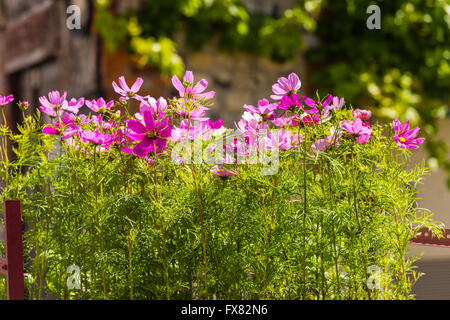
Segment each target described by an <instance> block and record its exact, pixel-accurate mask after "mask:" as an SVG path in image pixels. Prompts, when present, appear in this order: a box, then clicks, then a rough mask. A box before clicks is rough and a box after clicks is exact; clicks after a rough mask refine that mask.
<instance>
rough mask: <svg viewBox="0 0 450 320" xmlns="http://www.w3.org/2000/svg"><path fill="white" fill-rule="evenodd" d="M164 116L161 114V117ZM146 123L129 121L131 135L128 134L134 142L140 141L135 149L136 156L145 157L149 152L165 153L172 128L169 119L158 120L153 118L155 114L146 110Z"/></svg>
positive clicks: (144, 114) (144, 113) (144, 115)
mask: <svg viewBox="0 0 450 320" xmlns="http://www.w3.org/2000/svg"><path fill="white" fill-rule="evenodd" d="M161 115H163V116H164V114H160V116H161ZM143 117H144V121H143V123H142V122H139V121H138V120H134V119H131V120H127V123H126V124H127V127H128V129H130V131H131V133H128V134H126V135H127V136H128V138H130V140H132V141H139V143H138V144H137V145H135V146H134V147H133V153H135V154H136V155H140V156H142V155H144V154H147V153H149V152H156V153H159V152H161V151H163V150H164V149H165V148H166V146H167V139H168V138H169V137H170V134H171V131H172V129H171V126H170V125H169V120H170V119H169V118H168V117H166V118H165V119H160V118H161V117H158V119H157V120H155V119H154V118H153V114H152V112H151V111H150V110H144V112H143Z"/></svg>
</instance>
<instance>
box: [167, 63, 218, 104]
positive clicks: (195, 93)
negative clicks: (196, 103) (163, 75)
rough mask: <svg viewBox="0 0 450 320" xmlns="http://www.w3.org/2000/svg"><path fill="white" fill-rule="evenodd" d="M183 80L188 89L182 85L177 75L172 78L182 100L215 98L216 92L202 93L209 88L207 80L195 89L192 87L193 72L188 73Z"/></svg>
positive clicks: (199, 83) (203, 80) (200, 82)
mask: <svg viewBox="0 0 450 320" xmlns="http://www.w3.org/2000/svg"><path fill="white" fill-rule="evenodd" d="M183 80H184V82H185V83H186V84H187V87H185V86H184V85H183V84H182V83H181V81H180V79H178V77H177V76H176V75H174V76H173V77H172V84H173V86H174V87H175V89H177V90H178V93H179V94H180V97H181V98H186V99H189V98H192V99H212V98H213V97H214V95H215V92H214V91H209V92H205V93H202V92H203V91H205V90H206V88H207V87H208V81H206V79H202V80H200V81H199V82H198V83H197V84H196V85H195V86H194V87H192V85H193V83H194V76H193V74H192V71H189V70H188V71H186V73H185V75H184V79H183Z"/></svg>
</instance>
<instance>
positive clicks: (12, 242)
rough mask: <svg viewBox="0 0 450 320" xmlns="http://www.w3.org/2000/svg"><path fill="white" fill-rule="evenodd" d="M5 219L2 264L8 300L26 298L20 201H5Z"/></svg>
mask: <svg viewBox="0 0 450 320" xmlns="http://www.w3.org/2000/svg"><path fill="white" fill-rule="evenodd" d="M3 214H4V219H5V220H4V221H5V249H6V264H5V263H4V262H5V261H4V260H3V263H2V262H1V261H0V266H1V267H2V268H3V269H4V268H5V266H6V268H7V270H2V271H6V286H7V297H8V300H24V298H25V297H24V294H25V288H24V276H23V255H22V252H23V251H22V217H21V208H20V201H18V200H7V201H5V202H4V203H3Z"/></svg>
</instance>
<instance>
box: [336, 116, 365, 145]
mask: <svg viewBox="0 0 450 320" xmlns="http://www.w3.org/2000/svg"><path fill="white" fill-rule="evenodd" d="M341 129H342V130H344V131H346V132H348V133H350V134H351V135H357V136H358V137H356V140H357V141H358V143H367V142H368V141H369V140H370V137H371V136H372V128H371V127H370V125H368V123H363V122H362V120H361V119H360V118H356V120H351V121H344V122H343V123H342V126H341Z"/></svg>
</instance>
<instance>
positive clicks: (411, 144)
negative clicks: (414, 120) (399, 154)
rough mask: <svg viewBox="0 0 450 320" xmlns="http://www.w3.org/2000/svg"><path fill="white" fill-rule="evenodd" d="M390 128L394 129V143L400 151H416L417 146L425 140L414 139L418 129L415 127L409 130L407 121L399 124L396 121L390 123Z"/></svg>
mask: <svg viewBox="0 0 450 320" xmlns="http://www.w3.org/2000/svg"><path fill="white" fill-rule="evenodd" d="M392 128H393V129H394V134H395V135H394V141H395V142H397V145H398V147H399V148H401V149H417V148H419V146H418V144H421V143H423V142H424V141H425V138H418V139H415V138H416V137H417V135H418V133H419V130H420V128H419V127H415V128H414V129H411V130H410V129H409V120H408V121H407V122H406V123H404V124H401V122H400V121H399V120H398V119H395V120H394V121H392Z"/></svg>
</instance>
